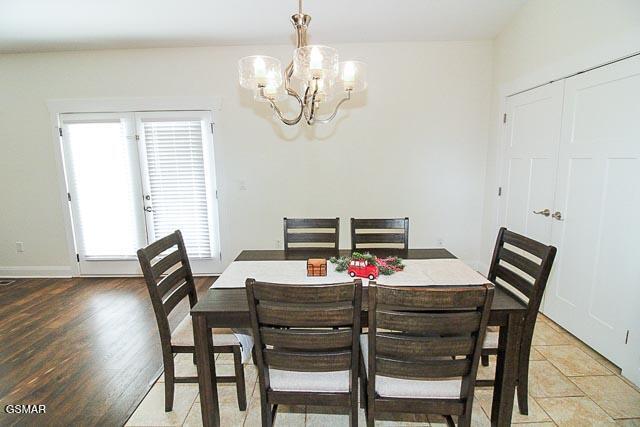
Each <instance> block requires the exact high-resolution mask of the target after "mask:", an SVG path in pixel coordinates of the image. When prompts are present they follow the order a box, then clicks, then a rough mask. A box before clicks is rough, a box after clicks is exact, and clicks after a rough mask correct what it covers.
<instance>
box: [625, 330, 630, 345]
mask: <svg viewBox="0 0 640 427" xmlns="http://www.w3.org/2000/svg"><path fill="white" fill-rule="evenodd" d="M628 342H629V330H628V329H627V336H626V337H625V338H624V343H625V344H627V343H628Z"/></svg>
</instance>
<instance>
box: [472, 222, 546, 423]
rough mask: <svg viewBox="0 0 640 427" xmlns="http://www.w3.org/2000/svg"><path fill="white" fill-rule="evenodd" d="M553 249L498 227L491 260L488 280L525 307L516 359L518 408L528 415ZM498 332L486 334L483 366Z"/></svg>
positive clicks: (495, 344) (485, 382)
mask: <svg viewBox="0 0 640 427" xmlns="http://www.w3.org/2000/svg"><path fill="white" fill-rule="evenodd" d="M555 256H556V248H555V247H554V246H548V245H545V244H543V243H540V242H536V241H535V240H532V239H530V238H528V237H525V236H522V235H520V234H517V233H514V232H513V231H509V230H507V229H506V228H504V227H502V228H500V231H498V238H497V239H496V246H495V249H494V251H493V257H492V259H491V266H490V268H489V275H488V277H487V278H488V279H489V280H490V281H491V282H493V283H494V284H495V285H496V286H500V287H501V288H504V289H505V290H506V291H507V292H509V293H511V294H513V295H514V296H516V297H517V298H519V299H521V300H522V301H523V302H524V303H526V304H527V311H526V314H525V318H524V322H523V324H522V331H521V339H520V353H519V360H518V378H517V384H518V388H517V390H518V407H519V409H520V412H521V413H522V414H525V415H526V414H528V412H529V405H528V397H527V396H528V389H529V353H530V352H531V340H532V338H533V330H534V328H535V326H536V319H537V317H538V309H539V308H540V303H541V302H542V296H543V295H544V290H545V288H546V286H547V281H548V279H549V274H550V272H551V267H552V266H553V261H554V259H555ZM499 340H500V333H499V332H498V331H493V330H491V331H488V332H487V336H486V339H485V342H484V349H483V351H482V364H483V365H484V366H488V365H489V355H492V354H497V353H498V343H499ZM477 385H478V386H479V387H483V386H492V385H493V381H492V380H482V381H478V383H477Z"/></svg>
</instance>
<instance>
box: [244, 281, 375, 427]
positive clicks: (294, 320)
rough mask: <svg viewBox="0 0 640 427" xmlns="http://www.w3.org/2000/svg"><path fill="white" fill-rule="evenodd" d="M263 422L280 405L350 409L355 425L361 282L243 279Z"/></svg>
mask: <svg viewBox="0 0 640 427" xmlns="http://www.w3.org/2000/svg"><path fill="white" fill-rule="evenodd" d="M246 291H247V299H248V302H249V313H250V317H251V326H252V329H253V338H254V341H255V350H256V355H257V359H258V379H259V386H260V404H261V408H262V425H263V426H272V425H273V422H274V420H275V418H276V413H277V409H278V405H279V404H286V405H314V406H342V407H347V408H350V412H349V422H350V425H351V426H357V425H358V361H359V351H360V350H359V342H358V337H359V335H360V309H361V299H362V282H361V281H360V280H359V279H358V280H355V281H354V282H350V283H338V284H328V285H324V284H316V285H310V284H306V285H304V286H303V285H290V284H276V283H263V282H257V281H255V280H254V279H247V281H246Z"/></svg>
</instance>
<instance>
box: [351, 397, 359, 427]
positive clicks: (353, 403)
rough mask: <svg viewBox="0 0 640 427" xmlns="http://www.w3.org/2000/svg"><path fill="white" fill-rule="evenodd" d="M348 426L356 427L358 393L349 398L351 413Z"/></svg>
mask: <svg viewBox="0 0 640 427" xmlns="http://www.w3.org/2000/svg"><path fill="white" fill-rule="evenodd" d="M349 426H350V427H358V392H355V393H353V395H352V396H351V412H350V413H349Z"/></svg>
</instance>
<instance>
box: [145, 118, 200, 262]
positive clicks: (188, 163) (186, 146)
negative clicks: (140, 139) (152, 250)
mask: <svg viewBox="0 0 640 427" xmlns="http://www.w3.org/2000/svg"><path fill="white" fill-rule="evenodd" d="M202 128H203V122H202V121H201V120H175V121H174V120H151V119H145V120H143V121H142V129H143V132H144V144H145V152H146V158H147V159H146V160H147V165H146V166H147V174H148V186H149V192H150V196H151V205H152V206H153V213H152V215H153V220H152V223H153V224H152V225H153V234H154V236H153V239H154V240H155V239H158V238H160V237H163V236H165V235H167V234H169V233H171V232H173V231H174V230H177V229H179V230H181V231H182V234H183V237H184V241H185V246H186V247H187V252H188V253H189V256H191V257H195V258H210V257H211V255H212V253H211V252H212V251H211V236H210V230H211V227H210V224H209V212H208V203H207V186H206V178H205V164H204V161H205V160H204V154H203V135H202Z"/></svg>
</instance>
